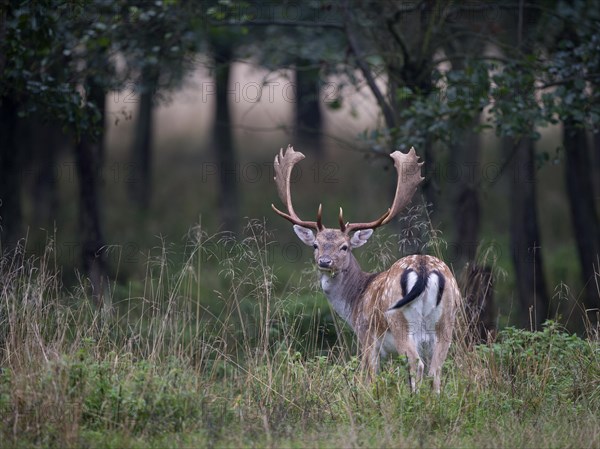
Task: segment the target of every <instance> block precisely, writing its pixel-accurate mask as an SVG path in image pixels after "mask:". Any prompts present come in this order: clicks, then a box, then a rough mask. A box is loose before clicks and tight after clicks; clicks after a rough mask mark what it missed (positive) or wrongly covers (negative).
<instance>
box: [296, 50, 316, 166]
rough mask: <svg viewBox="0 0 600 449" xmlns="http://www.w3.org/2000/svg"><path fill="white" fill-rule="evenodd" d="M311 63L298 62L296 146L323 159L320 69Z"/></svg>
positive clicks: (300, 60) (301, 60)
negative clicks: (311, 65)
mask: <svg viewBox="0 0 600 449" xmlns="http://www.w3.org/2000/svg"><path fill="white" fill-rule="evenodd" d="M309 64H310V62H309V61H306V60H303V59H299V60H298V61H297V62H296V126H295V130H296V142H295V143H296V145H297V146H298V147H299V148H300V149H301V151H304V152H309V153H313V154H314V155H315V156H316V157H317V158H322V157H323V146H322V142H321V134H322V128H323V116H322V114H321V101H320V92H321V89H320V87H321V86H320V81H319V69H318V68H317V67H310V66H309Z"/></svg>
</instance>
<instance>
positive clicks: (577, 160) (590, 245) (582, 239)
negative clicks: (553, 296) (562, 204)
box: [563, 121, 600, 319]
mask: <svg viewBox="0 0 600 449" xmlns="http://www.w3.org/2000/svg"><path fill="white" fill-rule="evenodd" d="M563 142H564V146H565V153H566V157H565V163H566V164H565V174H566V181H567V193H568V196H569V206H570V208H571V219H572V221H573V230H574V232H575V240H576V242H577V250H578V253H579V264H580V266H581V277H582V281H583V285H584V290H585V295H584V300H583V303H584V306H585V309H586V310H589V311H590V312H589V313H588V316H589V317H590V318H592V319H594V318H593V317H595V316H596V313H597V310H598V309H600V296H599V295H598V291H597V290H596V282H595V274H594V265H597V264H598V257H599V256H600V227H599V225H598V215H597V212H596V205H595V202H594V185H593V182H592V178H591V175H590V173H591V170H592V161H591V158H590V153H589V147H588V141H587V136H586V131H585V129H583V128H580V127H577V126H576V124H575V123H573V122H570V121H566V122H565V123H564V137H563Z"/></svg>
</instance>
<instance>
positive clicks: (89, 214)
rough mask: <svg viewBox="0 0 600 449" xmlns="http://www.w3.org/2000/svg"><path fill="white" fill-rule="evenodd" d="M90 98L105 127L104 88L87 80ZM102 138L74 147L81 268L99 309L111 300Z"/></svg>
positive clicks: (83, 138)
mask: <svg viewBox="0 0 600 449" xmlns="http://www.w3.org/2000/svg"><path fill="white" fill-rule="evenodd" d="M88 83H89V84H88V87H89V90H88V92H87V93H88V97H89V99H90V101H91V102H93V103H94V104H96V105H97V106H98V108H99V109H100V112H101V119H100V120H101V124H100V126H101V127H102V128H103V127H104V117H105V114H104V109H105V104H104V102H105V98H104V91H103V89H102V88H101V87H100V86H99V85H98V84H96V83H95V82H94V81H92V80H88ZM103 137H104V130H103V129H102V131H101V133H100V137H98V138H96V139H95V138H94V137H93V136H91V135H90V134H84V135H83V136H81V138H80V140H79V142H78V143H77V145H76V146H75V162H76V167H77V175H78V178H79V226H80V233H81V241H82V249H81V257H82V267H83V271H84V273H86V275H87V276H88V278H89V280H90V284H91V288H92V299H93V301H94V304H95V305H96V307H97V308H98V309H101V308H103V307H106V306H110V305H109V304H105V300H107V299H108V295H107V294H106V293H107V289H108V268H107V263H106V257H105V241H104V234H103V232H102V223H101V218H100V212H101V206H100V181H101V178H100V171H101V169H102V164H103Z"/></svg>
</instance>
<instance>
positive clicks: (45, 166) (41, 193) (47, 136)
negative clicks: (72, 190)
mask: <svg viewBox="0 0 600 449" xmlns="http://www.w3.org/2000/svg"><path fill="white" fill-rule="evenodd" d="M34 123H35V124H34V125H33V126H35V128H33V130H32V140H33V141H32V145H31V146H32V152H33V154H34V158H33V159H34V160H33V163H34V170H33V173H34V179H33V186H32V197H33V202H34V206H33V223H34V225H35V226H36V227H47V226H52V222H53V219H54V218H55V217H56V210H57V209H58V207H59V199H58V186H57V182H56V181H57V175H56V174H57V171H56V170H57V166H56V163H57V158H58V155H59V154H60V151H61V149H62V145H63V144H64V143H65V136H64V135H63V133H62V132H61V131H60V128H59V125H58V124H57V123H43V122H41V121H40V120H39V119H38V120H35V122H34Z"/></svg>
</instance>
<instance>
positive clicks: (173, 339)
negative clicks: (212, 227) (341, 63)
mask: <svg viewBox="0 0 600 449" xmlns="http://www.w3.org/2000/svg"><path fill="white" fill-rule="evenodd" d="M190 235H191V239H190V245H189V250H188V251H187V252H186V254H185V255H184V257H183V259H184V264H183V268H182V269H177V270H174V269H173V264H172V263H171V262H170V260H169V254H168V252H167V251H163V250H162V249H160V248H159V249H158V251H157V254H156V255H151V257H149V260H148V264H147V270H146V278H145V279H144V281H143V282H142V283H141V284H140V285H138V286H136V287H132V286H130V287H129V288H123V287H122V286H121V287H120V288H117V286H116V285H115V286H113V287H112V292H113V293H112V295H113V296H112V297H111V298H110V300H111V301H107V302H108V303H110V304H112V306H111V308H110V309H109V310H100V311H98V310H95V309H94V307H92V306H90V301H89V299H88V298H87V297H86V293H85V292H86V286H85V285H84V284H82V286H81V287H80V288H77V289H73V290H71V291H67V290H66V289H65V288H64V287H63V286H62V285H61V282H60V273H59V271H58V270H57V269H56V267H54V266H53V264H52V259H53V258H52V245H49V247H48V251H47V254H46V255H44V256H42V257H40V258H31V257H27V256H26V255H24V254H23V253H22V252H19V251H17V252H16V253H14V254H11V255H10V256H4V257H3V258H2V259H0V271H1V277H0V446H1V447H7V448H10V447H15V448H18V447H90V448H92V447H108V448H128V447H140V448H141V447H144V448H145V447H161V448H162V447H241V446H246V447H247V446H258V447H416V446H419V447H457V446H460V447H482V446H485V447H578V448H579V447H589V448H593V447H598V446H600V430H599V428H598V426H597V419H598V415H599V412H600V363H599V362H600V349H599V346H598V342H597V341H595V340H593V339H589V338H588V339H584V338H581V337H579V336H576V335H571V334H568V333H567V332H566V331H565V330H564V329H563V328H561V326H560V325H559V324H557V323H555V322H551V321H549V322H547V323H546V324H545V326H544V328H543V330H542V331H540V332H530V331H525V330H521V329H516V328H506V329H503V330H501V331H500V332H499V333H498V335H497V339H496V341H495V342H493V343H490V344H488V345H480V346H475V347H471V346H468V345H466V344H465V343H464V341H465V338H464V335H462V334H461V331H460V330H459V332H457V336H456V338H455V342H454V345H453V347H452V351H451V354H450V357H449V358H448V360H447V362H446V364H445V366H444V375H443V391H442V394H441V395H440V396H439V397H438V396H436V395H435V394H434V393H433V392H432V391H431V387H430V384H428V383H425V384H424V385H423V386H422V388H421V389H420V391H419V392H418V393H416V394H411V393H410V390H409V388H408V382H407V371H406V361H405V360H404V359H403V358H402V357H398V358H395V359H391V360H389V361H387V362H386V363H385V364H384V366H383V369H382V372H381V374H380V375H379V376H378V377H377V378H376V380H375V381H374V382H373V383H371V384H366V383H365V382H364V379H363V376H362V375H361V373H360V371H359V363H358V360H357V357H356V350H355V344H354V343H353V341H352V338H351V337H349V336H348V334H347V333H344V332H341V326H340V323H339V322H337V320H335V319H332V315H331V313H330V311H329V309H322V308H320V307H318V306H317V305H315V304H321V305H323V304H324V303H323V302H322V300H321V302H318V303H317V302H315V301H316V298H317V297H320V294H319V293H317V291H316V289H314V288H313V287H293V286H292V285H290V284H287V285H285V284H284V282H283V280H279V279H277V276H276V274H277V272H276V270H275V268H274V266H273V263H272V260H270V259H269V257H268V254H269V245H271V240H270V237H269V235H268V233H267V232H266V230H265V229H264V227H263V226H262V225H261V224H257V223H253V225H252V226H250V227H249V228H248V232H247V237H246V238H244V239H242V240H239V241H238V240H233V239H230V238H227V237H226V236H223V235H222V236H207V235H205V234H203V233H202V230H201V229H195V230H194V231H193V232H192V233H190ZM207 242H211V244H210V245H208V244H207ZM217 249H218V251H217ZM208 252H210V254H207V253H208ZM209 256H210V257H209ZM207 261H210V263H212V264H213V265H212V266H213V268H214V267H216V273H215V276H216V277H217V278H218V279H220V282H219V283H218V284H217V285H215V288H214V289H213V290H212V291H211V292H209V293H207V290H206V289H205V288H203V287H202V283H203V282H207V280H206V279H205V277H206V276H207V274H206V272H207V270H208V269H209V268H208V266H207V265H208V263H207ZM313 275H314V274H313V273H311V272H305V273H299V274H298V275H297V276H296V277H295V279H294V284H295V285H298V286H303V285H306V286H308V285H314V282H312V280H311V279H312V278H313ZM121 291H126V292H128V296H124V297H119V294H120V293H119V292H121ZM335 329H338V331H339V332H337V334H338V335H339V338H335V335H336V332H335Z"/></svg>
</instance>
